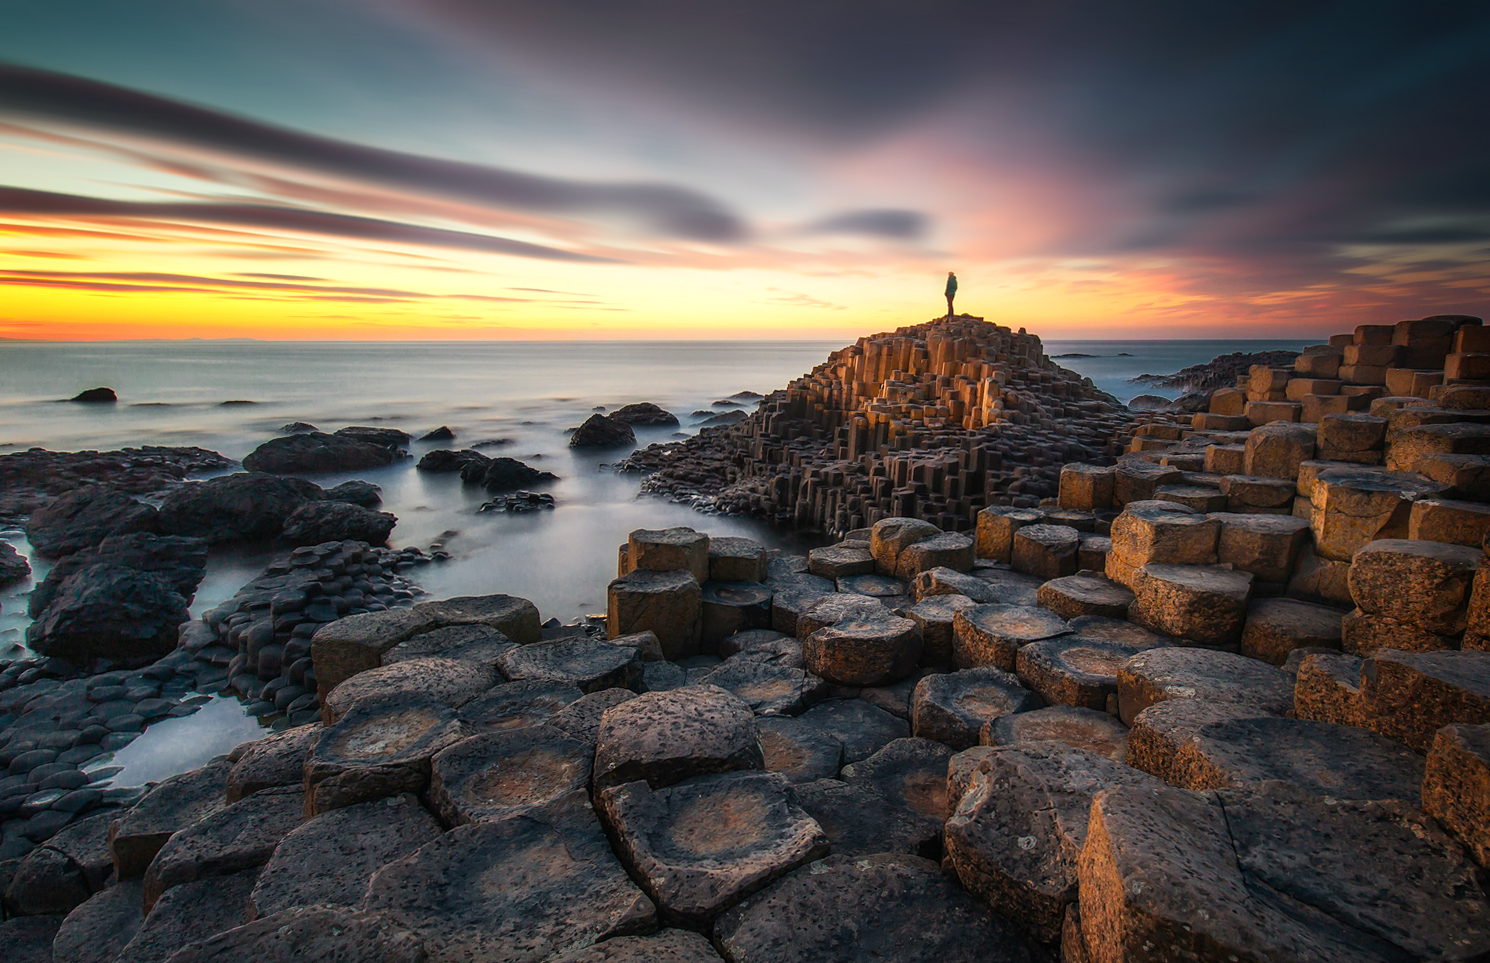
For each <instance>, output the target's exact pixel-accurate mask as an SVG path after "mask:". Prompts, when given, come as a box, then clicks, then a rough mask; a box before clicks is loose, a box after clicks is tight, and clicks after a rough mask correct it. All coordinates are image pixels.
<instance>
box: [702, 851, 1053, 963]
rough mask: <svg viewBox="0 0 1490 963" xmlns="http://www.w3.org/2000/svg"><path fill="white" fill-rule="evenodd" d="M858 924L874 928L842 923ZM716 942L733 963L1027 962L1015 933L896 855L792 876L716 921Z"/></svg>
mask: <svg viewBox="0 0 1490 963" xmlns="http://www.w3.org/2000/svg"><path fill="white" fill-rule="evenodd" d="M886 893H894V894H895V898H894V899H893V900H886V899H885V894H886ZM857 920H873V925H872V926H871V925H866V924H854V923H851V922H849V921H857ZM714 939H715V940H716V941H717V942H718V944H719V946H720V947H722V948H723V950H724V954H725V956H726V957H727V958H728V959H730V960H732V961H733V963H824V961H850V960H928V961H929V960H936V961H938V963H990V961H994V960H1009V961H1024V960H1027V959H1029V956H1028V952H1029V951H1028V949H1027V948H1026V947H1025V946H1024V944H1023V939H1022V938H1021V937H1020V936H1019V935H1018V934H1017V931H1016V930H1015V928H1014V927H1013V926H1012V925H1010V924H1007V923H1004V922H1003V921H1001V920H1000V919H998V918H997V917H995V916H993V915H991V914H989V913H988V911H987V910H985V909H984V908H983V907H982V906H980V905H978V903H977V902H976V901H974V899H973V898H972V897H971V896H969V895H968V894H967V893H966V892H964V891H963V890H962V889H961V888H959V887H958V886H957V885H956V884H955V883H953V882H951V881H950V880H948V879H947V878H946V877H944V876H943V875H942V871H941V867H939V866H938V865H937V864H936V863H934V862H932V861H931V860H929V859H922V858H920V857H918V856H909V855H901V854H898V853H897V854H890V853H876V854H872V855H866V856H836V855H835V856H829V857H828V858H827V859H824V860H820V861H818V862H816V863H810V864H808V865H807V866H804V867H802V868H800V869H798V870H795V871H794V872H791V873H789V874H787V875H786V876H785V877H784V878H782V879H781V880H780V881H778V882H777V883H776V884H775V885H774V886H771V887H770V888H768V889H766V890H764V891H762V892H760V893H757V894H756V895H754V896H752V897H749V898H748V899H746V900H744V901H743V902H742V903H741V904H740V905H739V906H737V907H735V908H734V909H732V910H730V911H729V912H727V913H725V914H724V915H723V916H722V917H720V919H719V922H718V923H717V924H716V925H715V927H714Z"/></svg>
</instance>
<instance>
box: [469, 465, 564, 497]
mask: <svg viewBox="0 0 1490 963" xmlns="http://www.w3.org/2000/svg"><path fill="white" fill-rule="evenodd" d="M465 476H466V473H465V472H462V477H463V478H464V477H465ZM558 479H559V476H558V475H555V474H554V473H553V472H551V471H540V470H539V469H537V468H532V467H530V466H528V465H525V464H523V463H522V462H520V461H518V460H517V459H516V458H492V459H489V460H488V461H487V462H486V464H485V467H484V468H483V469H482V471H481V475H480V477H479V478H473V479H471V480H472V481H476V482H477V483H479V484H480V485H481V486H482V487H483V488H485V489H486V490H487V491H489V492H507V491H515V490H517V489H519V488H528V487H530V486H532V485H542V484H544V483H546V482H551V481H558Z"/></svg>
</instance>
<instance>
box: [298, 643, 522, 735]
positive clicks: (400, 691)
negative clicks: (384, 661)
mask: <svg viewBox="0 0 1490 963" xmlns="http://www.w3.org/2000/svg"><path fill="white" fill-rule="evenodd" d="M501 681H502V676H501V674H499V673H498V672H497V669H496V667H495V666H492V665H482V664H480V663H478V662H467V661H465V660H463V659H408V660H406V661H403V662H395V663H393V664H392V665H383V666H379V667H378V668H376V669H368V670H367V671H366V672H359V673H357V674H356V675H354V676H352V677H351V678H350V679H347V680H346V681H344V682H342V683H340V684H339V685H337V687H336V688H334V689H332V690H331V692H330V694H329V695H327V696H326V698H324V699H322V700H321V721H322V724H323V725H328V726H329V725H332V724H333V723H335V722H336V720H338V719H340V718H341V717H342V716H344V715H346V713H347V710H348V709H350V708H351V707H352V705H353V704H354V703H356V702H357V701H358V700H360V699H366V698H369V697H372V698H385V699H388V698H397V697H399V696H412V695H422V696H425V697H428V698H430V699H438V700H439V701H441V702H444V703H446V704H447V705H449V706H451V707H452V708H460V707H461V706H463V705H465V704H466V703H467V702H470V701H471V700H472V699H474V698H476V697H477V696H479V695H480V694H481V693H483V692H485V691H486V690H487V689H490V688H491V687H492V686H494V685H496V684H497V683H498V682H501Z"/></svg>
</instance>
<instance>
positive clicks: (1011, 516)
mask: <svg viewBox="0 0 1490 963" xmlns="http://www.w3.org/2000/svg"><path fill="white" fill-rule="evenodd" d="M1044 520H1045V513H1044V512H1040V511H1036V510H1035V509H1032V508H1006V507H1003V506H1000V505H993V506H990V507H988V508H985V509H983V510H982V511H980V512H979V513H978V525H977V530H976V537H975V539H974V553H975V554H976V555H977V557H978V558H987V559H992V560H993V561H995V562H1004V563H1005V564H1007V563H1008V562H1009V559H1010V557H1011V556H1012V554H1013V551H1014V533H1015V532H1017V531H1019V529H1021V528H1023V527H1024V526H1025V525H1038V524H1040V523H1041V522H1043V521H1044Z"/></svg>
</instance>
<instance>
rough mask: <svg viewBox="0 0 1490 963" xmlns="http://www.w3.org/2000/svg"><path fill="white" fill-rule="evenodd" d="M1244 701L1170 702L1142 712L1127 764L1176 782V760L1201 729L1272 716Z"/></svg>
mask: <svg viewBox="0 0 1490 963" xmlns="http://www.w3.org/2000/svg"><path fill="white" fill-rule="evenodd" d="M1270 714H1271V713H1269V712H1268V711H1267V710H1266V709H1260V708H1258V707H1257V706H1255V705H1251V704H1249V703H1245V702H1212V701H1209V700H1203V699H1168V700H1166V701H1164V702H1157V703H1155V704H1153V705H1151V706H1149V707H1148V708H1147V709H1145V710H1143V711H1142V712H1140V713H1139V714H1138V715H1137V716H1135V717H1134V719H1133V727H1132V728H1131V729H1129V730H1128V747H1127V752H1126V755H1125V758H1126V759H1127V762H1128V765H1130V766H1132V767H1133V768H1135V769H1141V770H1143V771H1144V772H1146V773H1150V774H1151V775H1155V776H1158V777H1159V778H1160V779H1163V780H1164V781H1165V782H1174V761H1175V758H1176V757H1177V756H1178V755H1179V752H1180V750H1181V749H1182V748H1184V746H1185V745H1186V744H1187V743H1188V742H1189V741H1190V740H1191V739H1192V738H1194V737H1195V734H1196V733H1197V732H1199V731H1200V730H1201V729H1203V728H1205V727H1206V726H1209V725H1211V724H1213V723H1218V722H1231V721H1234V720H1238V719H1256V718H1259V717H1265V716H1268V715H1270Z"/></svg>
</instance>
